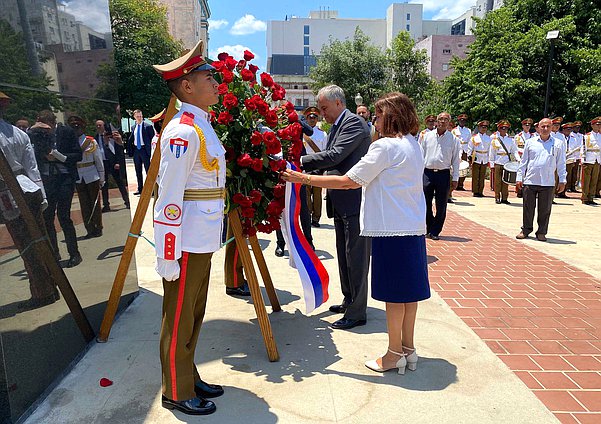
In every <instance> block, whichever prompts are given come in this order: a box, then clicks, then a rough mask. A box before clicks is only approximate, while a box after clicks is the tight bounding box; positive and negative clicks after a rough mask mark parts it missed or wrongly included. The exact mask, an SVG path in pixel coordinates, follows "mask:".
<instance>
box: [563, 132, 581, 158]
mask: <svg viewBox="0 0 601 424" xmlns="http://www.w3.org/2000/svg"><path fill="white" fill-rule="evenodd" d="M581 148H582V138H581V137H578V136H577V135H576V134H575V133H571V134H570V137H569V138H568V149H567V152H566V160H567V161H568V163H571V162H575V161H577V160H580V150H581Z"/></svg>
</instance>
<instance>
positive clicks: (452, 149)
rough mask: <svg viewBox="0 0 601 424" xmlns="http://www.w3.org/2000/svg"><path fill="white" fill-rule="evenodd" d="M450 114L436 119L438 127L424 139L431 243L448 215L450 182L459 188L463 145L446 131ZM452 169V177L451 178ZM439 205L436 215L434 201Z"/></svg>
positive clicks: (427, 212)
mask: <svg viewBox="0 0 601 424" xmlns="http://www.w3.org/2000/svg"><path fill="white" fill-rule="evenodd" d="M450 121H451V115H449V114H448V113H447V112H442V113H440V114H439V115H438V117H437V123H438V125H437V128H436V130H435V131H430V132H428V133H427V134H426V135H425V136H424V138H423V140H422V149H423V153H424V165H425V169H424V196H425V197H426V232H427V236H428V237H430V238H431V239H432V240H438V239H439V234H440V232H441V231H442V227H443V225H444V221H445V218H446V216H447V200H448V199H449V181H452V182H451V184H450V185H451V188H452V189H455V188H457V182H458V180H459V161H460V158H461V153H460V152H461V145H460V144H459V140H458V139H457V137H455V136H454V135H453V134H452V133H451V132H450V131H448V130H447V128H448V126H449V122H450ZM451 170H452V172H453V176H452V177H451ZM433 199H435V202H436V215H434V213H433V212H432V200H433Z"/></svg>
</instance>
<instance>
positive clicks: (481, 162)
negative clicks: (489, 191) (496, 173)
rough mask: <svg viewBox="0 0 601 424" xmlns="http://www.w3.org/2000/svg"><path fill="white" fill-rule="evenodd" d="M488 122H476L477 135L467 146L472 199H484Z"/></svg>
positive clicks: (488, 147) (488, 149)
mask: <svg viewBox="0 0 601 424" xmlns="http://www.w3.org/2000/svg"><path fill="white" fill-rule="evenodd" d="M488 125H489V122H488V121H487V120H482V121H480V122H478V133H477V134H476V135H473V136H472V137H471V138H470V141H469V142H468V145H467V155H468V160H469V161H470V162H471V163H472V193H473V196H474V197H484V193H483V192H484V181H485V179H486V168H488V153H489V151H490V137H489V136H488V134H486V131H487V130H488Z"/></svg>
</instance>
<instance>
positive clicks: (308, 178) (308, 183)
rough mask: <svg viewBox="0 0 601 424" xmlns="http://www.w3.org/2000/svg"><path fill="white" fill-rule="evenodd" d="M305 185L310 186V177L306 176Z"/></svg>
mask: <svg viewBox="0 0 601 424" xmlns="http://www.w3.org/2000/svg"><path fill="white" fill-rule="evenodd" d="M305 185H311V175H307V182H306V183H305Z"/></svg>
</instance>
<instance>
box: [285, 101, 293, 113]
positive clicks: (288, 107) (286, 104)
mask: <svg viewBox="0 0 601 424" xmlns="http://www.w3.org/2000/svg"><path fill="white" fill-rule="evenodd" d="M284 107H285V108H286V112H288V113H290V112H292V111H293V110H294V105H293V104H292V103H290V102H286V103H285V104H284Z"/></svg>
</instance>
